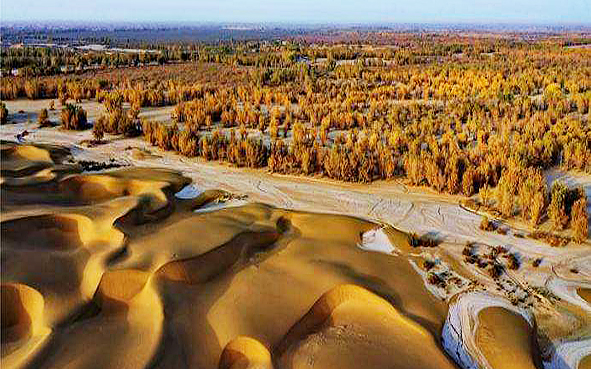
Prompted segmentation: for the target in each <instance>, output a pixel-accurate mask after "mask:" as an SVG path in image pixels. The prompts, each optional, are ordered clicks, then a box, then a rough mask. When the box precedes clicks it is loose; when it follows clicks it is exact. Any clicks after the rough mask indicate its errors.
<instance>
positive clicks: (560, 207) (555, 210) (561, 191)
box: [548, 181, 568, 230]
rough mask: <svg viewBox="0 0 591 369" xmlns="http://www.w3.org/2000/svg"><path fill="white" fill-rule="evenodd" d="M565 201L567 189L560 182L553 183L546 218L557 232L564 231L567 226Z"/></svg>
mask: <svg viewBox="0 0 591 369" xmlns="http://www.w3.org/2000/svg"><path fill="white" fill-rule="evenodd" d="M567 200H568V187H566V185H565V184H564V183H562V182H559V181H556V182H554V184H553V185H552V191H551V196H550V206H549V208H548V216H549V217H550V220H551V221H552V223H553V224H554V227H556V228H557V229H559V230H562V229H564V228H565V227H566V225H567V224H568V214H567V211H566V206H567Z"/></svg>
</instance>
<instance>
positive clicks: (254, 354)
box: [219, 337, 273, 369]
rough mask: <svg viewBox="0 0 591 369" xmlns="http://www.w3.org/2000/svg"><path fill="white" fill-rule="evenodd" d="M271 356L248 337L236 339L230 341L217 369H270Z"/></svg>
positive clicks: (257, 342) (259, 344)
mask: <svg viewBox="0 0 591 369" xmlns="http://www.w3.org/2000/svg"><path fill="white" fill-rule="evenodd" d="M271 368H273V363H272V362H271V354H270V353H269V350H267V348H266V347H265V346H263V344H261V343H260V342H259V341H257V340H255V339H253V338H250V337H236V338H235V339H233V340H232V341H230V342H229V343H228V344H227V345H226V347H224V351H222V355H221V357H220V364H219V369H271Z"/></svg>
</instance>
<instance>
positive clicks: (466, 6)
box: [0, 0, 591, 24]
mask: <svg viewBox="0 0 591 369" xmlns="http://www.w3.org/2000/svg"><path fill="white" fill-rule="evenodd" d="M64 9H67V10H68V11H64ZM0 20H1V21H2V22H18V21H32V20H34V21H89V22H96V21H100V22H252V23H257V22H263V23H264V22H291V23H415V22H424V23H453V22H459V23H463V22H468V23H519V22H526V23H553V24H561V23H589V22H590V21H591V2H588V1H586V0H565V1H562V2H560V3H557V2H555V1H553V0H541V1H533V0H521V1H510V0H500V1H497V2H496V3H494V4H493V3H492V2H491V1H484V0H443V1H439V2H437V3H433V2H430V1H427V0H416V1H414V2H412V3H409V2H405V1H400V0H394V1H386V0H368V1H365V2H363V3H359V2H355V1H352V0H344V1H338V2H336V1H312V0H302V1H298V2H293V3H284V2H278V1H272V0H263V1H252V0H245V1H240V2H239V1H232V0H220V1H216V2H205V1H187V0H171V1H167V2H161V1H154V0H147V1H140V0H131V1H126V2H121V1H115V0H104V1H96V2H88V3H84V4H81V3H80V2H78V1H74V0H62V1H59V2H58V1H55V0H49V1H45V2H44V3H43V4H39V3H38V2H37V1H33V0H21V1H14V0H4V1H2V2H1V3H0Z"/></svg>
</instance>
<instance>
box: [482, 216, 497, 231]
mask: <svg viewBox="0 0 591 369" xmlns="http://www.w3.org/2000/svg"><path fill="white" fill-rule="evenodd" d="M480 229H482V230H483V231H488V232H492V231H494V230H495V224H494V223H493V222H491V221H490V220H488V217H486V216H484V217H482V220H481V221H480Z"/></svg>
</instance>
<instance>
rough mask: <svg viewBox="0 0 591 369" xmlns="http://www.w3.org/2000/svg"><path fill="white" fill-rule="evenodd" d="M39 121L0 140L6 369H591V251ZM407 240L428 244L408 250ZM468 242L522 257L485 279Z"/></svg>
mask: <svg viewBox="0 0 591 369" xmlns="http://www.w3.org/2000/svg"><path fill="white" fill-rule="evenodd" d="M17 103H19V102H17ZM34 109H35V110H37V108H36V107H35V108H34ZM9 110H10V111H14V107H11V106H9ZM35 126H36V124H34V123H26V122H23V123H18V124H9V125H5V126H2V127H1V129H0V138H2V139H3V140H14V139H15V138H14V137H15V135H16V134H17V133H20V132H22V131H23V130H25V129H26V130H28V131H29V132H30V134H29V135H28V136H27V137H26V142H25V143H23V144H21V145H15V144H10V143H4V144H3V145H2V185H1V196H2V197H1V200H2V203H1V210H2V212H1V222H2V223H1V231H2V234H1V236H2V249H1V263H2V264H1V267H2V268H1V273H2V274H1V275H2V366H3V367H4V366H6V367H55V368H63V367H68V368H107V367H113V368H132V367H133V368H135V367H166V368H180V367H196V368H215V367H220V368H246V367H252V368H254V367H257V368H265V367H267V368H269V367H275V368H284V367H287V368H303V367H315V368H335V367H340V368H345V367H350V368H359V367H371V368H447V367H449V368H454V367H463V368H536V367H537V368H542V367H549V368H589V365H590V364H591V362H590V359H589V356H590V355H591V305H590V304H589V289H590V288H591V245H589V242H587V243H586V244H583V245H576V244H569V245H568V246H566V247H564V248H554V247H551V246H549V245H546V244H544V243H542V242H539V241H535V240H532V239H529V238H527V237H523V236H524V235H526V234H527V233H528V229H525V228H523V229H521V228H520V226H519V224H511V225H507V226H506V227H507V228H508V230H509V231H508V232H507V234H505V235H503V234H499V233H494V232H484V231H481V230H480V229H479V228H478V224H479V223H480V216H478V215H476V214H473V213H471V212H469V211H466V210H464V209H462V208H461V207H460V206H458V200H459V198H456V197H453V196H447V195H440V194H436V193H432V192H427V191H423V190H421V189H413V188H409V187H407V186H405V185H404V184H403V183H401V182H388V183H382V182H377V183H374V184H372V185H356V184H344V183H338V182H334V181H327V180H324V179H314V178H312V179H310V178H296V177H288V176H277V175H271V174H268V173H265V172H264V171H254V170H244V169H238V168H232V167H229V166H226V165H222V164H215V163H205V162H203V161H201V160H199V159H187V158H183V157H180V156H178V155H175V154H171V153H166V152H161V151H159V150H157V149H155V148H152V147H149V145H147V144H146V143H145V142H143V141H142V140H140V139H121V138H108V139H107V143H105V144H102V145H98V146H95V147H87V146H86V145H84V144H82V143H81V142H82V141H84V140H87V139H89V138H90V135H91V134H90V132H89V131H86V132H66V131H62V130H60V129H59V128H48V129H40V130H37V129H36V128H35ZM33 143H34V144H33ZM48 144H50V145H51V146H48ZM53 145H56V146H53ZM79 160H93V161H101V162H111V161H113V162H116V163H119V164H122V165H124V166H125V167H122V168H118V169H111V170H107V171H100V172H93V173H83V172H82V168H81V166H80V165H78V164H76V163H75V162H76V161H79ZM557 176H561V177H562V178H565V179H568V180H570V181H576V183H577V184H580V185H582V186H584V187H585V189H586V191H587V192H588V193H589V190H590V189H591V178H589V177H588V176H581V175H573V174H569V173H553V174H550V175H549V178H555V177H557ZM408 232H416V233H418V234H419V235H423V234H429V235H430V236H432V237H435V238H437V239H438V240H439V242H441V243H440V244H439V245H438V246H436V247H412V246H411V245H410V243H409V237H408V235H407V233H408ZM466 242H473V243H474V251H473V252H474V253H476V254H478V255H481V256H483V257H484V256H485V255H487V254H489V253H490V251H491V249H492V247H493V246H498V245H502V246H504V247H505V248H506V249H507V252H509V253H512V254H514V255H516V257H517V258H518V259H519V260H520V262H521V263H520V264H521V266H520V268H519V269H517V270H509V269H507V268H506V269H505V272H504V273H503V274H502V275H501V277H500V278H497V279H493V278H491V277H490V276H489V274H488V273H487V271H486V270H484V269H482V268H478V267H477V266H475V265H473V264H469V263H466V262H464V260H463V257H462V252H463V250H464V247H465V245H466ZM539 258H541V259H542V262H541V264H540V265H539V266H538V267H534V266H532V262H533V261H534V260H535V259H539ZM498 262H499V263H504V262H505V261H504V259H502V257H500V258H499V260H498ZM433 275H436V276H437V278H439V279H435V280H434V279H433ZM440 281H441V282H440Z"/></svg>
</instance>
